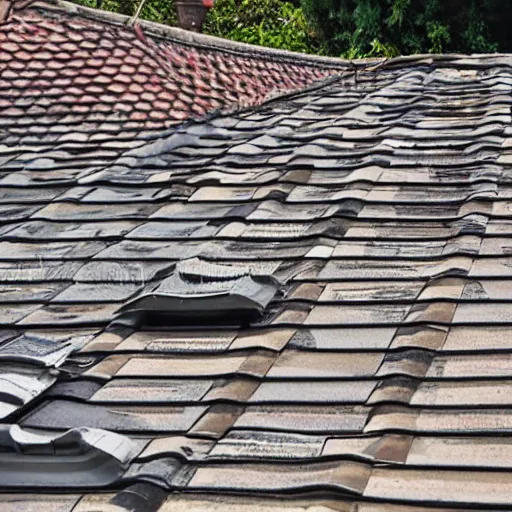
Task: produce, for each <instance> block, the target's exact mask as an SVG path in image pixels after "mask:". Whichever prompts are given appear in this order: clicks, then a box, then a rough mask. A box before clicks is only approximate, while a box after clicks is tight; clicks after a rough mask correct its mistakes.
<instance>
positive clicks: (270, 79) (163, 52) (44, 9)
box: [0, 0, 347, 137]
mask: <svg viewBox="0 0 512 512" xmlns="http://www.w3.org/2000/svg"><path fill="white" fill-rule="evenodd" d="M128 21H129V20H128V19H127V18H126V17H125V16H119V15H116V14H113V13H106V12H101V11H94V10H91V9H87V8H83V7H80V6H76V5H73V4H69V3H66V2H60V1H58V0H55V1H51V0H50V1H49V2H37V1H36V2H34V1H29V2H27V1H26V0H25V1H21V0H18V1H16V2H15V3H14V5H13V8H12V12H11V14H10V16H9V17H8V19H7V21H6V22H4V23H2V24H0V43H1V46H0V65H1V70H2V71H1V73H0V108H1V109H2V110H1V115H2V116H1V118H0V123H1V126H2V130H3V131H5V132H7V133H8V134H9V135H11V136H12V137H20V136H23V135H25V136H26V135H38V136H43V135H45V136H47V137H50V136H51V135H52V134H53V135H54V136H57V135H62V134H63V133H67V132H70V131H75V132H77V133H79V134H80V135H81V136H85V135H86V134H87V133H95V134H97V135H99V134H101V133H105V132H106V133H107V134H108V133H110V134H118V133H126V132H134V131H142V130H154V129H162V128H165V127H169V126H172V125H175V124H176V123H177V122H180V121H182V120H183V119H187V118H190V117H200V116H204V114H205V113H207V112H211V111H212V110H215V109H220V108H223V109H225V108H226V107H228V106H232V105H240V104H244V105H255V104H258V103H261V102H262V101H263V100H264V99H265V98H267V97H268V96H269V95H272V94H275V93H277V92H282V91H288V90H295V89H299V88H302V87H304V86H307V85H309V84H311V83H312V82H314V81H315V80H318V79H320V78H325V77H326V76H329V75H330V74H332V73H333V72H334V71H336V70H339V69H343V68H346V67H347V64H346V63H341V62H336V61H335V60H334V59H321V58H320V59H319V58H315V57H308V56H304V57H300V56H295V57H291V56H290V55H289V54H288V55H287V54H284V53H283V52H280V53H279V52H276V51H271V50H265V49H261V50H259V49H257V48H256V47H249V48H250V49H251V50H250V51H248V50H247V45H241V44H236V43H229V42H224V41H223V40H221V39H218V38H213V37H206V36H201V35H196V34H191V33H187V32H186V31H183V30H179V29H175V28H171V27H165V26H162V25H157V24H154V23H147V22H140V23H137V24H135V26H134V27H132V26H127V22H128ZM56 120H58V123H59V128H60V130H57V129H55V131H52V128H53V127H54V124H55V121H56ZM112 125H113V126H112ZM62 130H66V131H62Z"/></svg>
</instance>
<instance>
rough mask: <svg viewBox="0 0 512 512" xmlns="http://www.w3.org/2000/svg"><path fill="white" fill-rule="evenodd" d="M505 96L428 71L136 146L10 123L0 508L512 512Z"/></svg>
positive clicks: (4, 201)
mask: <svg viewBox="0 0 512 512" xmlns="http://www.w3.org/2000/svg"><path fill="white" fill-rule="evenodd" d="M31 9H34V7H31ZM28 62H32V60H30V61H28ZM511 91H512V58H511V57H509V56H499V55H498V56H481V57H464V56H441V57H429V56H425V57H415V58H402V59H396V60H392V61H390V62H387V63H382V64H381V65H376V66H374V67H373V68H371V69H359V70H357V69H353V70H351V69H348V67H347V69H346V70H345V72H344V73H342V74H341V76H338V77H334V78H330V79H328V80H327V81H325V82H323V83H322V84H317V85H316V86H314V87H310V88H308V89H304V90H303V91H302V92H300V93H296V94H292V95H286V96H283V97H280V98H275V99H273V100H272V101H269V102H265V103H264V104H263V105H261V106H259V107H258V108H250V109H245V110H240V109H239V110H236V111H232V112H229V113H224V114H220V113H217V114H215V115H212V116H210V117H207V118H204V119H201V120H189V121H187V122H186V123H183V124H181V125H177V126H173V127H170V128H168V129H166V130H160V131H158V130H153V131H152V132H147V131H146V132H145V133H144V134H143V135H141V134H140V132H138V131H137V130H134V131H129V130H125V129H124V128H123V127H122V125H121V124H119V123H118V124H116V123H112V124H111V125H110V126H111V131H110V132H108V131H107V130H103V131H102V130H101V129H99V128H98V127H97V126H96V125H94V124H92V125H89V124H87V123H79V124H76V125H73V124H67V121H66V120H65V118H63V119H57V120H55V122H54V123H53V124H52V125H50V126H49V127H48V132H44V133H41V134H39V133H38V132H31V131H30V127H31V126H39V125H37V123H35V124H34V119H35V118H32V117H30V115H29V114H28V110H26V111H24V112H25V113H24V114H20V116H21V117H20V119H22V120H26V128H25V134H21V133H19V134H18V139H16V138H15V136H14V135H13V134H12V133H10V132H8V133H6V134H5V137H4V140H3V142H2V145H0V169H1V176H0V208H1V211H2V218H3V222H2V225H1V227H0V281H1V290H2V294H1V295H0V301H1V303H2V304H1V313H2V314H1V315H0V323H1V324H2V331H1V338H0V368H1V373H0V389H1V390H2V391H1V394H0V415H1V418H2V419H1V421H2V423H3V424H2V425H1V427H0V446H1V448H0V486H2V490H4V491H9V492H12V494H9V495H0V510H2V512H4V511H5V512H13V511H16V512H18V511H19V510H23V511H24V512H25V511H29V510H37V511H38V512H39V511H44V512H46V511H50V512H112V511H115V512H119V511H121V512H123V511H125V512H126V511H132V512H134V511H135V512H154V511H160V512H170V511H172V512H176V511H181V510H186V511H187V512H199V511H202V512H203V511H211V510H213V511H221V510H222V511H228V512H235V511H236V512H239V511H242V512H255V511H259V512H260V511H263V512H267V511H270V510H285V511H286V510H289V511H290V512H292V511H293V512H297V511H308V512H312V511H315V512H317V511H321V512H332V511H338V512H339V511H343V512H391V511H393V512H414V511H415V512H424V511H426V510H429V511H433V512H443V511H446V510H457V511H459V512H462V511H465V510H468V509H478V510H481V509H483V508H485V509H486V510H495V511H498V510H506V509H510V507H511V498H510V496H511V495H512V472H511V471H510V469H511V468H512V464H511V462H510V453H511V451H512V414H511V411H512V408H511V405H512V401H511V400H512V399H511V393H510V382H511V380H510V377H511V375H512V359H511V358H512V350H511V349H512V341H511V340H512V303H511V299H510V297H511V294H510V288H511V284H512V280H511V279H510V278H511V277H512V273H511V265H512V259H511V256H510V254H511V242H510V235H511V230H510V228H509V227H508V226H510V220H511V216H510V201H511V198H512V188H511V186H510V185H511V183H512V181H511V180H510V177H509V174H510V164H511V162H512V158H511V156H510V152H511V148H512V143H511V141H512V137H511V134H512V130H511V128H510V125H511V112H510V108H511V103H512V102H511ZM50 128H51V129H50ZM97 128H98V129H97ZM9 130H10V128H9ZM95 130H96V131H95ZM55 134H58V138H56V137H55ZM183 304H187V305H188V304H190V308H188V306H187V309H186V310H184V309H183V307H184V306H183ZM180 308H181V309H180ZM262 310H263V313H261V312H262ZM120 311H121V312H122V314H120V313H119V312H120ZM212 311H218V312H221V311H222V313H223V315H222V318H221V319H220V317H216V316H215V315H214V316H213V318H212V315H211V313H212ZM241 312H243V313H244V314H245V313H247V312H249V313H254V318H250V319H248V318H247V317H246V316H243V317H242V315H241ZM217 319H218V320H219V321H217V322H216V320H217ZM21 493H25V494H21ZM45 493H48V494H45ZM228 495H229V496H228ZM276 500H277V501H276Z"/></svg>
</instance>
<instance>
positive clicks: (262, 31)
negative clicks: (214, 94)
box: [75, 0, 318, 53]
mask: <svg viewBox="0 0 512 512" xmlns="http://www.w3.org/2000/svg"><path fill="white" fill-rule="evenodd" d="M75 1H76V2H77V3H80V4H82V5H86V6H88V7H99V8H101V9H104V10H108V11H114V12H119V13H121V14H126V15H129V16H131V15H133V14H134V13H135V11H136V10H137V6H138V4H139V0H75ZM299 4H300V0H291V1H290V2H284V1H282V0H216V2H215V7H214V8H213V9H211V10H210V11H209V13H208V15H207V17H206V21H205V25H204V27H203V31H204V32H205V33H206V34H211V35H215V36H218V37H223V38H226V39H232V40H235V41H240V42H244V43H250V44H256V45H260V46H268V47H271V48H280V49H284V50H290V51H296V52H309V53H316V52H317V51H318V47H317V45H316V44H315V40H314V34H313V32H312V30H311V29H310V27H309V26H308V23H307V21H306V18H305V17H304V14H303V12H302V9H301V8H300V7H299ZM140 18H141V19H145V20H150V21H156V22H158V23H165V24H168V25H176V22H177V19H176V11H175V7H174V1H173V0H146V1H145V3H144V6H143V8H142V11H141V14H140Z"/></svg>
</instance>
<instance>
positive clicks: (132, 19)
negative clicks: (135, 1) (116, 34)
mask: <svg viewBox="0 0 512 512" xmlns="http://www.w3.org/2000/svg"><path fill="white" fill-rule="evenodd" d="M145 2H146V0H140V2H139V5H138V6H137V10H136V11H135V14H134V15H133V16H132V17H131V18H130V19H129V20H128V23H127V25H128V26H132V25H133V24H134V23H135V22H136V21H137V19H138V17H139V16H140V12H141V11H142V8H143V7H144V3H145Z"/></svg>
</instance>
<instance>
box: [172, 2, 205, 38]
mask: <svg viewBox="0 0 512 512" xmlns="http://www.w3.org/2000/svg"><path fill="white" fill-rule="evenodd" d="M210 5H211V6H212V7H213V0H177V1H176V10H177V12H178V24H179V26H180V27H181V28H184V29H185V30H193V31H195V32H200V31H201V27H202V26H203V22H204V18H205V16H206V12H207V11H208V9H209V8H210Z"/></svg>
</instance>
